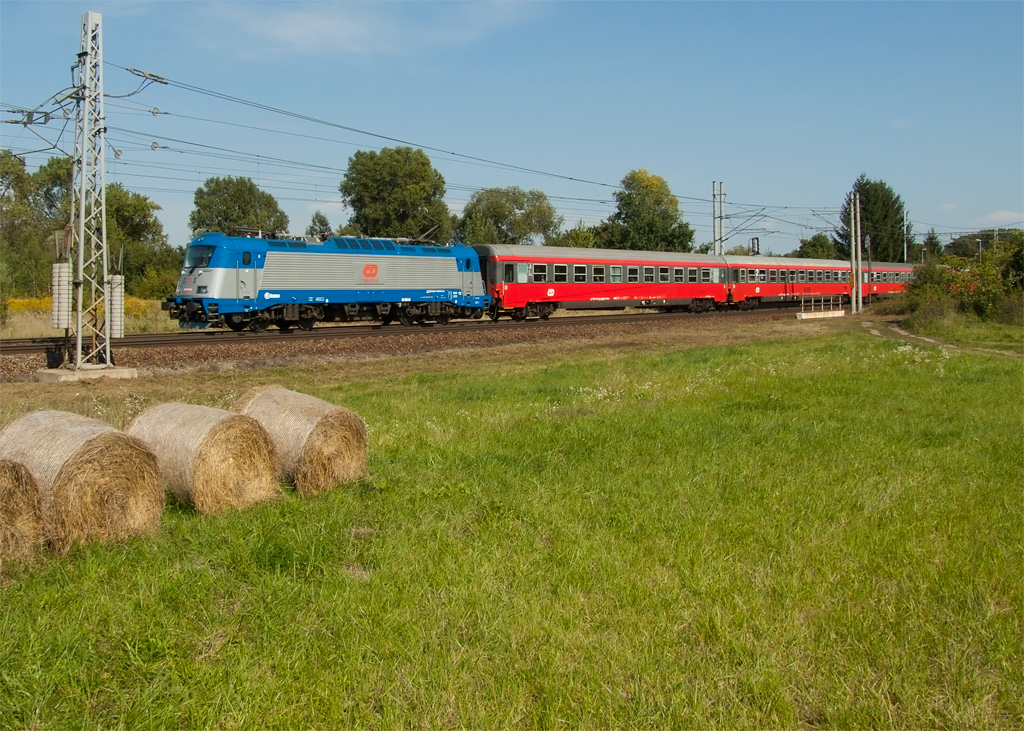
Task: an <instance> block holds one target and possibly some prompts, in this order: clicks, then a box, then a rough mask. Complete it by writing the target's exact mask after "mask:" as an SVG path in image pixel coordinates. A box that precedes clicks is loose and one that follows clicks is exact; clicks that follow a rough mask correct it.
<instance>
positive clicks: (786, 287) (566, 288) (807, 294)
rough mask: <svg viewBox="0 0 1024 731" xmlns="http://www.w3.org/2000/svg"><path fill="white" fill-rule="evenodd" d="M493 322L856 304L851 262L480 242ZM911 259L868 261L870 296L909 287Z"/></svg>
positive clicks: (865, 275) (478, 249)
mask: <svg viewBox="0 0 1024 731" xmlns="http://www.w3.org/2000/svg"><path fill="white" fill-rule="evenodd" d="M473 248H474V249H475V250H476V252H477V254H479V256H480V266H481V269H482V270H483V272H484V279H485V282H486V287H487V294H489V295H490V296H491V308H490V311H489V314H490V316H491V317H492V318H493V319H498V317H500V316H502V315H508V316H510V317H512V319H514V320H523V319H526V318H527V317H540V318H545V319H546V318H547V317H549V316H550V315H551V313H553V312H554V311H555V310H558V309H567V310H573V309H577V310H578V309H588V310H597V309H604V310H612V309H624V308H626V307H652V308H658V309H664V310H674V309H687V310H691V311H694V312H702V311H706V310H710V309H713V308H719V309H721V308H728V307H735V308H739V309H751V308H754V307H757V306H758V305H759V304H761V303H765V302H794V303H799V302H801V301H805V300H812V299H820V298H833V300H834V301H835V302H837V303H841V302H849V300H850V290H851V283H852V280H851V276H850V272H851V267H850V264H849V262H843V261H833V260H826V259H793V258H786V257H772V256H710V255H707V254H680V253H670V252H659V251H631V250H601V249H576V248H564V247H554V246H504V245H487V246H475V247H473ZM912 277H913V267H912V266H911V265H909V264H888V263H881V264H878V263H867V264H865V265H864V268H863V270H862V280H863V282H864V289H863V291H864V293H865V296H866V298H868V299H870V297H873V296H885V295H889V294H893V293H895V292H899V291H902V290H903V288H904V287H905V286H906V283H907V282H909V281H910V280H911V278H912Z"/></svg>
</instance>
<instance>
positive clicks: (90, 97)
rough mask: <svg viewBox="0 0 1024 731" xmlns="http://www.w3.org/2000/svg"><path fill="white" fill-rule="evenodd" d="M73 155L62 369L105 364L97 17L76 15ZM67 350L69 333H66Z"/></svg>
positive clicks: (102, 121)
mask: <svg viewBox="0 0 1024 731" xmlns="http://www.w3.org/2000/svg"><path fill="white" fill-rule="evenodd" d="M75 81H76V83H77V87H76V89H77V90H76V96H75V99H76V102H77V105H76V106H77V113H76V115H75V152H74V159H73V161H72V170H73V172H72V181H71V183H72V185H71V187H72V191H71V224H70V226H71V252H70V253H71V256H70V259H71V265H72V266H76V265H77V269H76V272H75V279H74V281H73V284H74V287H75V295H74V307H75V315H74V317H72V318H71V328H73V329H74V346H73V347H74V349H75V350H74V354H71V353H69V354H68V367H71V368H74V369H76V370H78V369H81V368H97V367H99V368H102V367H105V366H108V365H111V358H110V317H109V316H108V315H109V314H110V311H109V309H108V308H107V300H108V296H107V295H108V292H107V290H108V287H109V286H110V285H109V282H110V277H109V275H108V272H107V202H106V201H107V199H106V166H105V164H104V160H103V139H104V136H105V134H106V131H107V128H106V117H105V116H104V113H103V37H102V17H101V16H100V14H99V13H93V12H87V13H85V14H84V15H83V16H82V45H81V51H80V52H79V54H78V67H77V75H76V78H75ZM68 336H69V337H68V346H69V348H70V347H72V345H71V333H70V332H69V333H68Z"/></svg>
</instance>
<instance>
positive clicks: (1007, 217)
mask: <svg viewBox="0 0 1024 731" xmlns="http://www.w3.org/2000/svg"><path fill="white" fill-rule="evenodd" d="M985 220H986V221H987V222H988V223H1020V222H1021V221H1024V212H1020V211H996V212H995V213H990V214H988V215H987V216H985Z"/></svg>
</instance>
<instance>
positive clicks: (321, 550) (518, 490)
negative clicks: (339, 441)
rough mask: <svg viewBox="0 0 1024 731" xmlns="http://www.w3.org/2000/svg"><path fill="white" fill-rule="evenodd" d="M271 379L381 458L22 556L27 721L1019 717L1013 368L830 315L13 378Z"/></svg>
mask: <svg viewBox="0 0 1024 731" xmlns="http://www.w3.org/2000/svg"><path fill="white" fill-rule="evenodd" d="M262 383H280V384H282V385H285V386H287V387H290V388H294V389H296V390H301V391H304V392H307V393H311V394H313V395H316V396H319V397H321V398H324V399H327V400H329V401H331V402H334V403H339V404H344V405H346V406H348V407H350V408H352V409H354V410H356V411H357V412H359V413H360V414H362V415H363V416H364V418H365V419H366V420H367V422H368V425H369V427H370V429H371V454H370V475H369V476H368V478H367V479H366V480H365V481H364V482H362V483H361V484H359V485H357V486H352V487H349V488H343V489H339V490H337V491H334V492H332V493H329V494H326V495H324V496H321V497H319V498H316V499H313V500H308V501H302V500H299V499H298V498H297V497H295V496H294V495H291V494H289V495H288V496H287V498H286V499H285V500H283V501H280V502H279V503H277V504H273V505H267V506H264V507H260V508H258V509H254V510H250V511H246V512H243V513H233V514H229V515H224V516H219V517H215V518H200V517H198V516H196V515H193V514H191V513H190V512H188V511H186V510H182V509H179V508H174V507H172V508H170V509H169V510H168V512H167V514H166V516H165V520H164V523H163V526H162V527H161V529H160V531H159V533H158V534H156V535H155V536H152V537H149V538H145V539H139V540H135V541H132V542H130V543H128V544H124V545H120V546H106V547H104V546H89V547H86V548H82V549H79V550H75V551H73V552H72V553H71V554H69V555H68V556H67V557H64V558H51V559H49V560H41V561H39V562H36V563H34V564H31V565H27V566H6V567H5V569H4V571H5V574H4V575H3V576H2V582H3V583H2V588H0V606H2V611H0V647H2V648H3V652H2V653H0V725H2V726H4V727H14V728H69V727H70V728H79V727H102V728H117V727H125V728H168V727H185V728H209V727H218V728H251V727H265V728H299V727H316V728H336V727H360V728H365V727H372V728H377V727H381V728H410V727H417V728H420V727H442V728H535V727H536V728H644V729H649V728H800V727H805V728H810V727H813V728H850V727H857V728H866V727H871V728H914V729H917V728H955V729H962V728H1020V727H1021V726H1022V724H1024V702H1022V698H1024V671H1022V668H1024V650H1022V642H1021V638H1022V627H1021V613H1022V611H1021V610H1022V587H1021V570H1022V566H1024V545H1022V539H1024V531H1022V527H1024V515H1022V500H1021V496H1022V493H1021V476H1022V474H1024V463H1022V455H1024V414H1022V407H1021V404H1022V403H1024V398H1022V396H1024V394H1022V385H1024V383H1022V369H1021V364H1020V362H1019V361H1018V360H1014V359H1011V358H1007V357H1005V356H987V355H976V354H969V353H964V352H954V351H948V350H940V349H937V348H931V347H927V346H916V345H906V344H902V343H899V342H893V341H887V340H881V339H878V338H870V337H869V336H867V335H861V334H859V333H840V334H834V335H830V336H827V337H820V338H816V339H812V340H809V341H780V342H769V343H760V344H751V345H742V346H732V347H719V348H681V347H680V348H674V347H672V346H671V344H668V345H666V341H662V342H661V345H660V347H659V348H658V349H653V348H649V347H647V346H645V345H642V344H639V343H631V344H629V345H626V346H623V347H594V348H591V349H572V348H567V349H565V350H564V351H563V352H561V353H560V354H553V353H552V352H551V351H550V350H543V351H542V350H541V349H535V348H533V347H532V346H516V347H509V348H499V349H495V350H493V351H485V352H481V353H476V352H451V353H446V354H441V355H434V356H430V357H420V358H405V359H395V360H383V359H382V360H379V361H372V362H369V363H363V364H360V365H358V366H353V367H351V368H348V367H342V366H330V367H323V366H312V365H311V366H309V367H304V368H298V369H292V370H287V371H286V370H283V369H282V370H267V371H248V372H240V371H231V372H225V373H205V374H193V375H190V376H187V377H184V378H183V379H175V380H174V381H173V382H168V379H146V380H142V381H139V382H136V383H134V384H132V385H130V386H126V385H124V384H107V385H102V384H81V385H74V384H72V385H66V386H65V385H60V386H48V387H46V389H45V390H44V389H43V388H42V387H38V386H33V385H29V384H13V385H10V386H7V385H5V386H4V388H5V390H6V391H7V396H5V398H4V399H3V403H0V423H7V422H8V421H10V420H11V419H12V418H14V417H15V416H16V415H18V414H20V413H24V412H25V411H30V410H32V409H34V408H39V407H44V406H47V407H57V408H67V409H69V410H76V411H79V412H80V413H86V414H88V415H91V416H98V417H100V418H104V419H106V420H107V421H109V422H110V423H114V424H115V425H117V426H123V425H124V423H125V422H126V421H127V420H128V419H130V418H131V417H132V416H134V414H135V413H137V412H138V411H140V410H141V409H142V408H143V407H144V406H146V405H148V403H155V402H160V401H169V400H191V401H194V402H202V403H207V404H210V405H218V406H226V405H228V404H230V403H232V402H233V401H234V399H235V398H237V396H239V395H240V394H241V393H242V392H244V391H245V390H247V389H248V388H249V387H251V386H255V385H260V384H262Z"/></svg>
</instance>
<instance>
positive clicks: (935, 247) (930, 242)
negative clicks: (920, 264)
mask: <svg viewBox="0 0 1024 731" xmlns="http://www.w3.org/2000/svg"><path fill="white" fill-rule="evenodd" d="M922 250H923V252H924V255H925V256H926V257H927V258H928V259H938V258H939V257H940V256H942V241H941V240H939V235H938V234H937V233H935V229H932V230H930V231H929V232H928V235H927V236H925V237H924V241H923V242H922V243H921V244H920V245H919V246H916V247H915V248H914V254H913V255H912V256H911V257H910V260H911V261H920V258H921V253H922Z"/></svg>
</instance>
